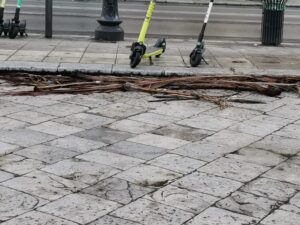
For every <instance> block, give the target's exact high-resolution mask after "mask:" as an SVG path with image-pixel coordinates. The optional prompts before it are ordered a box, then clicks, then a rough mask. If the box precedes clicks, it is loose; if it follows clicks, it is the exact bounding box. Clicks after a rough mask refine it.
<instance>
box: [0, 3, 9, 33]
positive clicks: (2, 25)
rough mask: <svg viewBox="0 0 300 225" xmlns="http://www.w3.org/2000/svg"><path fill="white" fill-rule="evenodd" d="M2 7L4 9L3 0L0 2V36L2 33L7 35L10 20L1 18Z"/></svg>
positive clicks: (2, 15)
mask: <svg viewBox="0 0 300 225" xmlns="http://www.w3.org/2000/svg"><path fill="white" fill-rule="evenodd" d="M0 2H1V1H0ZM4 9H5V1H2V2H1V4H0V36H2V33H3V34H4V36H7V34H8V32H9V27H10V20H9V19H7V20H4V19H3V17H4Z"/></svg>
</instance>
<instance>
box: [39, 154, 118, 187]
mask: <svg viewBox="0 0 300 225" xmlns="http://www.w3.org/2000/svg"><path fill="white" fill-rule="evenodd" d="M42 171H45V172H48V173H52V174H55V175H57V176H59V177H63V178H65V179H70V180H74V181H80V182H82V183H85V184H95V183H97V182H99V181H100V180H103V179H105V178H108V177H110V176H113V175H114V174H116V173H118V172H120V170H117V169H115V168H113V167H110V166H106V165H102V164H99V163H95V162H89V161H83V160H79V159H67V160H63V161H60V162H58V163H55V164H52V165H49V166H46V167H44V168H43V169H42Z"/></svg>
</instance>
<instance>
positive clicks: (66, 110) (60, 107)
mask: <svg viewBox="0 0 300 225" xmlns="http://www.w3.org/2000/svg"><path fill="white" fill-rule="evenodd" d="M88 109H89V108H87V107H84V106H79V105H74V104H69V103H58V104H54V105H50V106H48V107H42V108H37V109H35V110H34V111H36V112H40V113H45V114H49V115H52V116H57V117H62V116H68V115H71V114H75V113H79V112H83V111H85V110H88Z"/></svg>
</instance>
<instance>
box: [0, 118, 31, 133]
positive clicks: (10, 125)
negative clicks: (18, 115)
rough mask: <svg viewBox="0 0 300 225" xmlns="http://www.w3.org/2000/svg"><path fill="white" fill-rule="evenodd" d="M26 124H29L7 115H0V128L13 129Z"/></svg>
mask: <svg viewBox="0 0 300 225" xmlns="http://www.w3.org/2000/svg"><path fill="white" fill-rule="evenodd" d="M28 125H30V124H29V123H24V122H21V121H18V120H14V119H10V118H7V117H0V130H13V129H17V128H24V127H26V126H28Z"/></svg>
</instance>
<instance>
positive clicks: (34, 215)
mask: <svg viewBox="0 0 300 225" xmlns="http://www.w3.org/2000/svg"><path fill="white" fill-rule="evenodd" d="M19 224H22V225H38V224H49V225H78V224H77V223H73V222H71V221H68V220H64V219H61V218H58V217H56V216H51V215H49V214H46V213H42V212H38V211H31V212H28V213H25V214H23V215H21V216H18V217H15V218H13V219H11V220H9V221H7V222H4V223H2V224H1V225H19Z"/></svg>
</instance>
